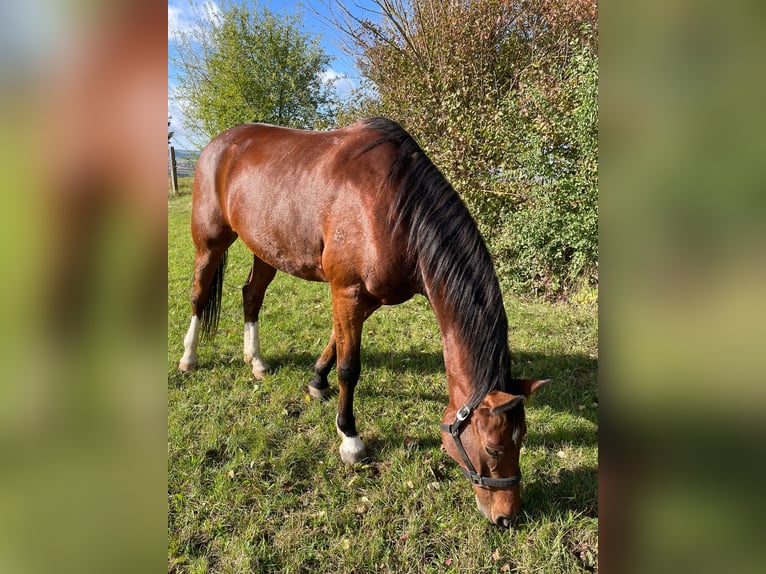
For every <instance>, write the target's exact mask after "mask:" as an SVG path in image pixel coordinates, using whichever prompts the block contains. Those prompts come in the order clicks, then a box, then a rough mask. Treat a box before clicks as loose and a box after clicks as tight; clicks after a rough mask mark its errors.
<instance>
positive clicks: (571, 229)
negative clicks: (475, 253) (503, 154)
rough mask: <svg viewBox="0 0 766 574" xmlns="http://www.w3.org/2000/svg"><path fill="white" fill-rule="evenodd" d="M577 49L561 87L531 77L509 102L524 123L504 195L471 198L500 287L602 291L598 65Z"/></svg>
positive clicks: (553, 293) (553, 292)
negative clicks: (583, 287)
mask: <svg viewBox="0 0 766 574" xmlns="http://www.w3.org/2000/svg"><path fill="white" fill-rule="evenodd" d="M572 49H573V55H572V56H571V58H570V60H569V62H568V64H567V66H566V67H565V68H564V69H563V70H562V74H561V77H560V78H559V79H558V81H557V82H556V83H555V84H553V85H550V84H548V85H546V84H545V83H541V82H537V81H534V78H533V77H531V76H533V73H531V74H530V77H529V82H528V83H527V85H528V86H529V89H527V90H526V91H525V92H522V93H520V94H514V95H513V98H512V99H510V101H509V102H508V104H509V107H512V108H514V109H515V112H516V117H517V118H521V119H522V120H523V121H521V122H514V124H515V125H514V127H515V129H517V130H521V132H520V133H516V134H515V135H514V136H513V138H512V139H511V138H510V137H509V140H508V141H512V142H514V144H515V145H512V146H510V147H509V148H508V153H509V157H508V158H507V161H506V164H507V165H509V166H511V169H509V170H508V171H507V173H504V174H503V181H499V182H497V184H496V185H495V190H496V191H498V192H501V195H498V196H497V197H498V199H494V200H492V199H487V198H486V197H481V198H477V197H476V196H474V195H471V196H467V197H466V199H467V201H468V204H469V207H470V208H471V209H472V212H473V213H474V217H475V218H476V219H477V220H478V222H479V224H480V227H481V228H482V231H483V233H484V235H485V238H486V240H487V243H488V244H489V246H490V250H491V251H492V253H493V255H494V257H495V263H496V267H497V270H498V274H499V275H500V277H501V280H502V281H503V282H504V283H505V284H506V285H507V286H510V287H511V288H513V289H514V290H515V291H517V292H523V293H530V292H531V293H535V294H541V295H545V296H548V297H557V296H561V295H566V294H567V293H568V292H569V291H571V290H572V289H573V288H575V287H577V286H580V285H581V284H582V283H583V282H586V283H588V284H591V285H596V284H597V283H598V58H597V56H596V55H595V54H594V53H593V52H592V50H591V49H590V48H588V47H585V48H580V47H577V46H572ZM504 190H505V193H502V192H503V191H504ZM485 196H486V194H485Z"/></svg>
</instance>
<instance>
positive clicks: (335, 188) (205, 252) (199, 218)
mask: <svg viewBox="0 0 766 574" xmlns="http://www.w3.org/2000/svg"><path fill="white" fill-rule="evenodd" d="M238 236H239V237H240V238H241V239H242V241H243V242H244V243H245V245H247V247H248V248H249V249H250V250H251V251H252V252H253V254H254V259H253V268H252V271H251V272H250V277H249V279H248V281H247V284H246V285H245V286H244V287H243V288H242V294H243V299H244V312H245V313H244V314H245V335H244V339H245V345H244V357H245V361H246V362H248V363H249V364H251V365H252V370H253V375H254V376H255V377H256V378H261V377H263V376H264V375H265V374H266V373H267V372H268V366H267V364H266V363H265V362H264V361H263V359H262V358H261V353H260V345H259V340H258V313H259V311H260V308H261V304H262V303H263V297H264V293H265V291H266V288H267V287H268V285H269V283H270V282H271V280H272V279H273V278H274V274H275V273H276V270H277V269H278V270H280V271H283V272H285V273H290V274H291V275H295V276H297V277H301V278H303V279H308V280H311V281H326V282H328V283H329V284H330V289H331V292H332V309H333V332H332V335H331V337H330V342H329V343H328V345H327V348H326V349H325V350H324V352H323V353H322V355H321V356H320V357H319V359H318V360H317V362H316V364H315V366H314V377H313V379H312V380H311V382H310V383H309V389H310V392H311V394H312V396H314V397H315V398H322V397H323V396H324V395H325V394H326V393H327V391H328V383H327V375H328V373H329V371H330V369H331V368H332V366H333V364H335V363H336V362H337V374H338V387H339V393H338V413H337V417H336V428H337V430H338V434H339V435H340V437H341V439H342V443H341V446H340V456H341V459H342V460H343V461H344V462H346V463H354V462H357V461H359V460H361V459H362V458H364V457H365V449H364V444H363V443H362V441H361V440H360V439H359V436H358V434H357V431H356V424H355V420H354V413H353V400H354V388H355V387H356V383H357V380H358V378H359V372H360V367H361V364H360V346H361V338H362V337H361V336H362V324H363V323H364V321H365V319H367V317H369V316H370V315H371V314H372V313H373V312H374V311H375V310H376V309H378V308H379V307H380V306H381V305H396V304H398V303H402V302H404V301H406V300H408V299H410V298H411V297H412V296H413V295H415V294H418V293H419V294H422V295H424V296H425V297H427V299H428V301H429V302H430V304H431V307H432V308H433V310H434V313H435V315H436V319H437V321H438V324H439V329H440V331H441V336H442V343H443V349H444V363H445V367H446V374H447V383H448V386H449V405H448V406H447V408H446V410H445V411H444V415H443V418H442V420H443V422H444V423H445V424H443V425H442V442H443V443H444V447H445V448H446V451H447V452H448V453H449V454H450V456H452V458H454V459H455V460H456V461H457V462H458V464H460V465H461V469H462V471H463V473H464V474H465V475H466V476H467V477H468V478H469V479H470V480H471V482H472V483H473V485H474V490H475V494H476V501H477V504H478V506H479V509H480V510H481V512H482V513H483V514H484V515H485V516H486V517H487V518H488V519H490V520H491V521H492V522H494V523H495V524H498V525H500V526H505V527H507V526H509V525H510V523H511V522H512V520H513V519H514V517H515V516H516V515H517V514H518V512H519V509H520V504H521V503H520V495H519V481H520V479H521V475H520V472H519V450H520V448H521V440H522V438H523V437H524V434H525V432H526V425H525V422H524V419H525V416H524V406H523V398H524V397H529V396H530V395H531V394H532V392H533V391H534V390H535V389H536V388H538V387H539V386H541V385H542V384H545V383H546V382H548V381H547V380H520V379H513V378H511V358H510V352H509V350H508V333H507V331H508V322H507V319H506V314H505V309H504V307H503V300H502V297H501V293H500V288H499V285H498V281H497V277H496V275H495V271H494V267H493V265H492V261H491V259H490V256H489V253H488V252H487V249H486V247H485V245H484V242H483V240H482V238H481V235H480V234H479V231H478V229H477V227H476V224H475V223H474V221H473V219H472V218H471V216H470V214H469V213H468V210H467V209H466V208H465V205H464V204H463V202H462V201H461V200H460V198H459V196H458V195H457V193H456V192H455V191H454V190H453V188H452V187H451V186H450V184H449V183H448V182H447V180H446V179H445V178H444V177H443V176H442V174H441V173H440V172H439V170H438V169H437V168H436V167H435V166H434V165H433V164H432V163H431V161H430V160H429V159H428V158H427V157H426V155H425V154H424V153H423V151H422V150H421V149H420V147H419V146H418V145H417V143H416V142H415V140H414V139H413V138H412V137H411V136H410V135H409V134H408V133H407V132H405V131H404V130H403V129H402V128H401V127H399V126H398V125H397V124H396V123H394V122H392V121H390V120H387V119H383V118H375V119H371V120H366V121H362V122H359V123H356V124H353V125H351V126H348V127H346V128H343V129H339V130H335V131H328V132H311V131H301V130H293V129H286V128H281V127H276V126H269V125H263V124H250V125H242V126H238V127H235V128H232V129H230V130H227V131H225V132H223V133H222V134H221V135H219V136H218V137H216V138H215V139H214V140H213V141H211V142H210V144H208V146H207V147H206V148H205V150H204V151H203V152H202V154H201V156H200V158H199V161H198V164H197V170H196V174H195V178H194V197H193V207H192V237H193V239H194V245H195V247H196V259H195V264H194V287H193V291H192V297H191V302H192V319H191V325H190V326H189V330H188V332H187V334H186V337H185V338H184V348H185V351H184V355H183V357H182V358H181V361H180V364H179V369H181V370H182V371H191V370H193V369H194V368H195V366H196V362H197V354H196V348H197V342H198V337H199V333H200V330H201V331H202V334H213V333H214V332H215V329H216V326H217V322H218V315H219V312H220V299H221V287H222V281H223V273H224V267H225V262H226V250H227V249H228V247H229V246H230V245H231V244H232V242H233V241H234V240H235V239H236V238H237V237H238Z"/></svg>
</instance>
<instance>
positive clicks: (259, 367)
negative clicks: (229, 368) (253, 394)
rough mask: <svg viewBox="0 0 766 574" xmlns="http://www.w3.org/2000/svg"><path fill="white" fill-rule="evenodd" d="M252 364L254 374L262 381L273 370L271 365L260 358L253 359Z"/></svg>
mask: <svg viewBox="0 0 766 574" xmlns="http://www.w3.org/2000/svg"><path fill="white" fill-rule="evenodd" d="M252 366H253V376H254V377H255V378H256V379H257V380H259V381H262V380H263V379H265V378H266V375H268V374H269V373H270V372H271V367H269V365H268V364H266V363H264V362H263V361H261V360H260V359H256V360H253V362H252Z"/></svg>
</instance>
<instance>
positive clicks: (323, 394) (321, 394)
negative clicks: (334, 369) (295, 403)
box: [309, 385, 330, 402]
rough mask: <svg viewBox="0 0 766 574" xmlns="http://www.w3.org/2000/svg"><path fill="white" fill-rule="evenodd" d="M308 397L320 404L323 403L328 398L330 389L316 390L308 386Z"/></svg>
mask: <svg viewBox="0 0 766 574" xmlns="http://www.w3.org/2000/svg"><path fill="white" fill-rule="evenodd" d="M309 396H310V397H311V398H312V399H316V400H318V401H320V402H325V401H326V400H327V399H328V398H329V397H330V387H325V388H323V389H318V388H316V387H312V386H311V385H309Z"/></svg>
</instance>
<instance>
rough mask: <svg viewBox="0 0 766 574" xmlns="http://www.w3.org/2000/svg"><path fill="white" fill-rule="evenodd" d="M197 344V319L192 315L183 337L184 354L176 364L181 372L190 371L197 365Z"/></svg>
mask: <svg viewBox="0 0 766 574" xmlns="http://www.w3.org/2000/svg"><path fill="white" fill-rule="evenodd" d="M198 344H199V317H197V316H196V315H192V318H191V323H190V324H189V330H188V331H186V336H185V337H184V354H183V356H182V357H181V360H180V362H179V363H178V368H179V369H181V370H182V371H191V370H193V369H194V366H195V365H196V364H197V345H198Z"/></svg>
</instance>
